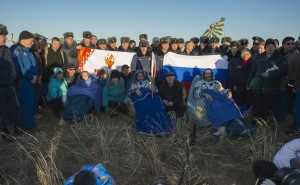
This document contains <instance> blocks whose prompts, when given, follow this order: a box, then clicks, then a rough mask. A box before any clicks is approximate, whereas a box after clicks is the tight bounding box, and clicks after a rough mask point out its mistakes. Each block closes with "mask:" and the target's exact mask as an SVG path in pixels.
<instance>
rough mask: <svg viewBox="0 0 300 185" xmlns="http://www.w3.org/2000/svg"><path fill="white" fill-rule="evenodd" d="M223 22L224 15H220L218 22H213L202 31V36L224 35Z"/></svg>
mask: <svg viewBox="0 0 300 185" xmlns="http://www.w3.org/2000/svg"><path fill="white" fill-rule="evenodd" d="M224 22H225V18H224V17H222V18H221V19H220V21H219V22H213V23H212V24H211V25H210V27H209V28H208V29H207V30H206V31H205V32H204V34H203V36H206V37H219V36H220V35H224Z"/></svg>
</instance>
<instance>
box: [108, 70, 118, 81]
mask: <svg viewBox="0 0 300 185" xmlns="http://www.w3.org/2000/svg"><path fill="white" fill-rule="evenodd" d="M113 78H118V79H120V73H119V71H118V70H116V69H114V70H112V71H111V72H110V79H113Z"/></svg>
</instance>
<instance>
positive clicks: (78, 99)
mask: <svg viewBox="0 0 300 185" xmlns="http://www.w3.org/2000/svg"><path fill="white" fill-rule="evenodd" d="M101 96H102V87H101V85H100V83H99V81H98V79H97V77H96V75H94V74H90V73H89V72H87V71H83V72H82V73H81V76H80V77H79V79H78V81H77V83H76V84H75V85H73V86H71V87H70V88H69V90H68V93H67V100H66V103H65V106H64V114H63V119H64V120H70V121H73V122H75V123H77V122H80V121H81V120H82V119H83V116H84V114H86V113H88V112H90V111H91V110H92V109H93V107H95V108H96V110H97V111H98V112H99V111H100V107H101V103H102V102H101Z"/></svg>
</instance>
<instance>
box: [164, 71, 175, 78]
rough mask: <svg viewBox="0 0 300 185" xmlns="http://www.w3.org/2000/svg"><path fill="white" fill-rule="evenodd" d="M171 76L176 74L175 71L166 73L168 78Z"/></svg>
mask: <svg viewBox="0 0 300 185" xmlns="http://www.w3.org/2000/svg"><path fill="white" fill-rule="evenodd" d="M169 76H175V74H174V73H173V72H167V74H166V76H165V77H166V78H167V77H169Z"/></svg>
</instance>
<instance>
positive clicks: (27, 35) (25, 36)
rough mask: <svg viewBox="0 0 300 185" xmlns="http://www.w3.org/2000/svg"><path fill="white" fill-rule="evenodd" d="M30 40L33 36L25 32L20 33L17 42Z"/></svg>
mask: <svg viewBox="0 0 300 185" xmlns="http://www.w3.org/2000/svg"><path fill="white" fill-rule="evenodd" d="M31 38H34V35H33V34H32V33H30V32H29V31H27V30H24V31H22V32H21V33H20V35H19V40H23V39H31Z"/></svg>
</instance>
